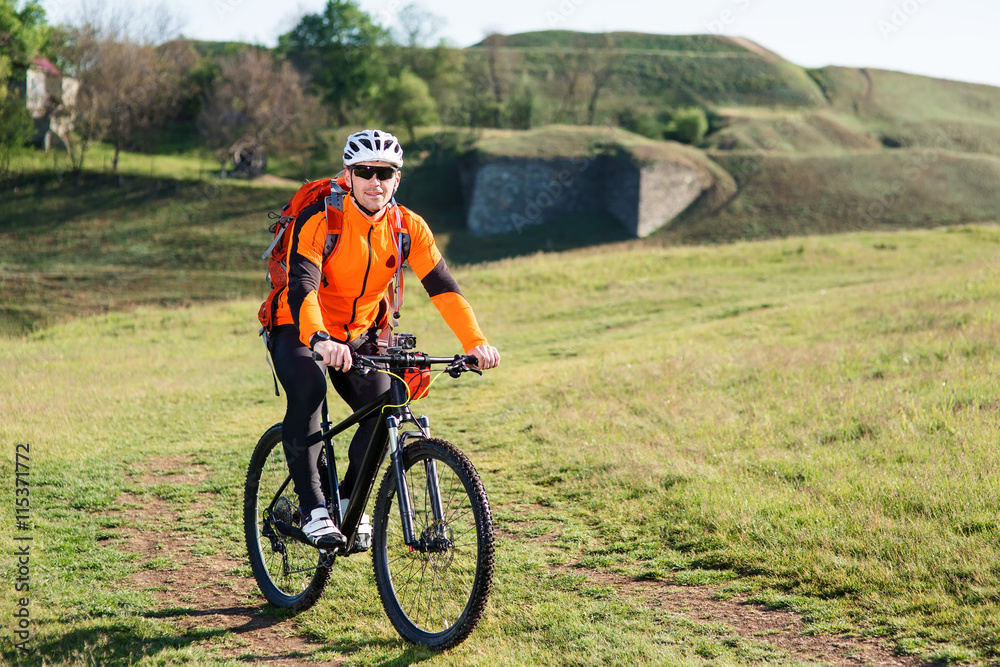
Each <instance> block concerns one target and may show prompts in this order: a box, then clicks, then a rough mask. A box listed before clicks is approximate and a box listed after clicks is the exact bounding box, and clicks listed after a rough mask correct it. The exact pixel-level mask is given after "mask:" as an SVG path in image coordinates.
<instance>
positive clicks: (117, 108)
mask: <svg viewBox="0 0 1000 667" xmlns="http://www.w3.org/2000/svg"><path fill="white" fill-rule="evenodd" d="M136 16H137V15H136V14H134V13H131V12H130V10H128V9H127V8H124V9H123V8H122V7H120V6H118V7H115V6H109V7H101V8H99V9H95V10H94V11H92V12H90V13H89V14H88V15H86V16H84V17H82V18H81V20H80V24H79V25H78V26H75V27H71V28H69V29H67V30H65V31H62V33H61V34H60V35H59V36H58V39H57V40H54V41H55V42H57V46H55V47H54V52H55V55H56V57H57V59H58V60H59V62H60V63H61V64H62V65H63V67H64V69H65V70H66V71H67V72H68V73H70V74H72V75H73V76H75V77H76V78H77V80H78V81H79V84H80V89H79V93H78V94H77V98H76V107H75V109H74V110H73V117H74V127H75V134H76V135H77V136H76V137H75V138H74V139H73V140H72V141H71V144H73V145H71V146H70V147H69V149H70V154H71V157H72V158H73V162H74V168H75V169H76V170H77V173H78V174H79V173H80V171H82V169H83V159H84V155H85V154H86V151H87V147H88V145H89V144H90V143H91V142H93V141H100V140H107V141H109V142H110V143H111V144H112V146H113V147H114V157H113V159H112V168H113V169H114V171H115V172H117V171H118V164H119V159H120V155H121V151H123V150H127V149H149V148H151V144H152V141H153V140H154V138H155V130H156V129H157V128H159V127H160V126H161V125H162V124H163V121H164V120H165V119H167V118H169V117H172V115H173V114H174V111H175V109H176V107H177V104H178V99H179V95H178V90H179V86H180V83H181V76H180V71H179V69H178V61H177V59H176V58H174V57H173V54H172V53H171V52H170V51H169V50H164V49H157V48H156V47H154V46H153V44H152V40H155V39H161V38H163V37H165V36H168V35H169V34H170V33H171V32H173V31H175V30H176V29H177V24H178V22H177V21H176V19H174V18H173V17H172V16H171V14H170V13H169V10H168V9H166V5H163V4H161V5H159V7H158V9H155V10H154V11H152V12H151V13H147V14H144V15H142V17H141V18H142V20H141V21H139V20H137V18H136Z"/></svg>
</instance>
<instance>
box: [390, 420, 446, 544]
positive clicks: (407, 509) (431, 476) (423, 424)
mask: <svg viewBox="0 0 1000 667" xmlns="http://www.w3.org/2000/svg"><path fill="white" fill-rule="evenodd" d="M410 420H412V421H413V422H415V423H416V424H417V426H418V427H419V428H420V432H421V434H422V435H423V436H424V437H427V435H428V420H427V418H426V417H420V418H417V419H413V418H412V415H411V416H410V418H409V419H407V421H410ZM402 421H403V418H401V416H400V415H398V414H393V415H390V416H389V417H387V418H386V428H387V430H388V441H389V461H390V465H392V469H393V474H394V475H395V478H396V499H397V502H398V504H399V518H400V522H401V524H402V529H403V541H404V542H405V543H406V545H407V546H409V547H412V548H415V549H419V550H421V551H422V550H423V549H424V548H426V545H423V544H421V539H420V537H418V536H417V534H416V532H415V531H414V528H413V522H414V519H415V517H416V513H415V512H414V509H413V500H412V498H411V497H410V487H409V484H408V483H407V481H406V469H405V467H404V465H403V447H402V445H403V443H402V442H401V440H402V439H401V438H400V436H399V425H400V423H401V422H402ZM424 471H425V473H426V475H427V493H428V495H429V496H430V498H429V500H430V503H431V512H432V514H433V516H434V520H435V523H437V524H440V522H441V521H442V520H443V519H444V509H443V506H442V503H441V487H440V484H439V483H438V476H437V464H436V462H435V461H434V460H433V459H429V460H427V461H424Z"/></svg>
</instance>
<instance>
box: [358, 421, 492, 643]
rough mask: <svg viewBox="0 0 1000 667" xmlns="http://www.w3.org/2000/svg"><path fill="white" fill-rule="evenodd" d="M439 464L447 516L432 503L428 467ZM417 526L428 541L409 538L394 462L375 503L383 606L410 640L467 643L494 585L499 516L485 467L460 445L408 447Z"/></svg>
mask: <svg viewBox="0 0 1000 667" xmlns="http://www.w3.org/2000/svg"><path fill="white" fill-rule="evenodd" d="M430 461H433V462H435V464H436V466H435V467H436V468H437V477H438V485H439V488H440V490H441V505H442V507H443V509H444V520H443V521H441V522H438V521H436V520H435V519H434V515H433V513H432V510H431V497H430V491H429V489H430V487H429V485H428V479H429V478H428V466H427V465H426V462H430ZM403 466H404V468H405V470H406V483H407V486H408V487H409V492H410V498H411V502H412V510H413V527H414V532H415V533H416V537H417V539H418V540H422V542H423V544H424V545H425V548H424V549H423V550H421V549H411V548H410V547H409V546H407V545H406V544H405V543H404V538H403V531H402V528H401V525H400V515H399V505H398V499H397V489H396V478H395V475H394V473H393V469H392V467H391V466H390V467H389V470H388V472H387V473H386V475H385V477H384V478H383V480H382V484H381V486H380V488H379V493H378V500H377V501H376V503H375V521H374V535H373V545H372V565H373V566H374V569H375V583H376V585H377V586H378V592H379V597H380V598H381V599H382V606H383V607H384V608H385V612H386V614H387V615H388V616H389V620H390V621H391V622H392V624H393V626H394V627H395V628H396V630H397V631H398V632H399V634H400V635H402V636H403V638H404V639H406V640H408V641H411V642H413V643H415V644H423V645H426V646H430V647H431V648H433V649H445V648H449V647H451V646H455V645H456V644H458V643H460V642H461V641H462V640H464V639H465V638H466V637H468V635H469V633H470V632H472V630H473V629H474V628H475V627H476V624H477V623H479V619H480V618H481V617H482V615H483V610H484V609H485V607H486V602H487V600H488V598H489V595H490V590H491V588H492V585H493V518H492V516H491V514H490V504H489V499H488V498H487V497H486V491H485V490H484V489H483V485H482V482H481V481H480V479H479V474H478V473H477V472H476V469H475V468H474V467H473V465H472V463H471V462H470V461H469V459H468V458H467V457H466V456H465V454H463V453H462V452H461V451H460V450H459V449H458V448H457V447H455V446H453V445H451V444H449V443H447V442H445V441H443V440H429V439H428V440H418V441H417V442H415V443H413V444H411V445H410V446H408V447H406V448H405V449H404V450H403Z"/></svg>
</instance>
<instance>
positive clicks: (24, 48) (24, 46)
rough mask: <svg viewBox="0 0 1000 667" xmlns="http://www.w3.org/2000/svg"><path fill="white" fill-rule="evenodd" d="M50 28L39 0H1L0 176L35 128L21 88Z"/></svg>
mask: <svg viewBox="0 0 1000 667" xmlns="http://www.w3.org/2000/svg"><path fill="white" fill-rule="evenodd" d="M49 32H50V28H49V26H47V25H46V24H45V10H43V9H42V7H41V5H40V4H39V3H38V2H34V1H30V2H26V3H24V6H23V7H22V8H21V9H18V8H17V5H16V4H15V2H13V0H0V176H5V175H7V173H8V172H9V170H10V164H11V159H12V158H13V155H14V153H15V152H16V151H18V150H19V149H21V147H22V146H24V144H26V143H27V142H28V141H29V140H30V139H31V135H32V133H33V130H34V126H33V124H32V122H31V116H30V114H29V113H28V111H27V109H26V108H25V100H24V95H23V94H21V89H22V88H23V84H24V77H25V73H26V71H27V69H28V66H29V65H31V61H32V59H33V58H34V57H35V55H37V53H38V51H39V49H40V48H42V47H43V46H44V45H45V43H46V42H47V41H48V37H49Z"/></svg>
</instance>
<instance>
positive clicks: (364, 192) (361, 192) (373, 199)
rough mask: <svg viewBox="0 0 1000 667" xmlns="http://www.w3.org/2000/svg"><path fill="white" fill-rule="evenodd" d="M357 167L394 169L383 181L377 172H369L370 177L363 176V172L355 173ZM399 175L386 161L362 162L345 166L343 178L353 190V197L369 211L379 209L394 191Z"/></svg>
mask: <svg viewBox="0 0 1000 667" xmlns="http://www.w3.org/2000/svg"><path fill="white" fill-rule="evenodd" d="M358 167H375V168H376V169H378V171H382V170H383V169H385V168H388V169H393V170H394V171H393V174H392V175H391V176H387V178H386V180H385V181H383V180H381V179H380V178H379V175H378V174H377V173H373V174H371V177H370V178H364V175H365V174H357V173H355V170H357V169H358ZM360 171H369V172H370V171H372V170H371V169H367V170H365V169H361V170H360ZM383 175H385V174H383ZM400 176H401V174H400V171H399V170H398V169H396V168H395V167H393V166H392V165H391V164H389V163H388V162H362V163H361V164H355V165H351V166H350V167H348V168H347V174H346V176H345V180H346V181H347V185H348V187H349V188H350V189H351V191H353V192H354V197H355V198H356V199H357V200H358V203H360V204H361V205H362V206H364V207H365V208H367V209H368V210H369V211H381V210H382V208H383V207H384V206H385V205H386V204H388V203H389V200H390V199H392V195H393V194H394V193H395V192H396V186H397V185H399V179H400Z"/></svg>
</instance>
